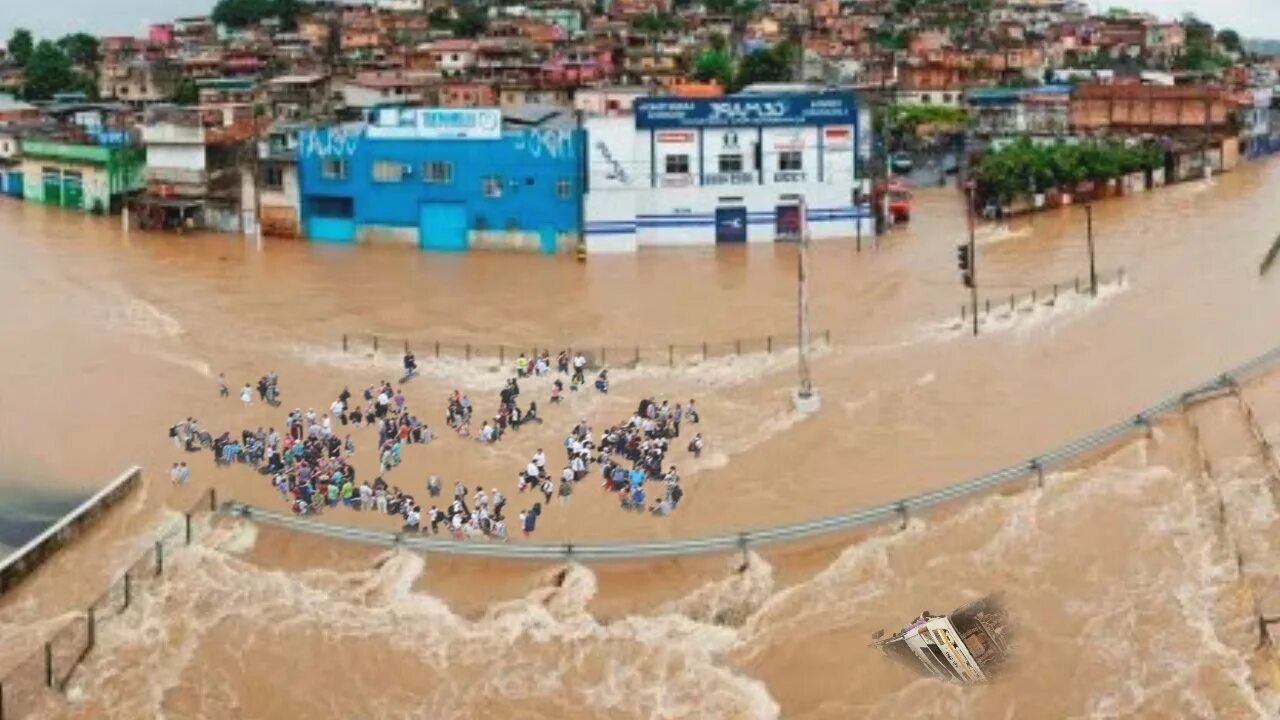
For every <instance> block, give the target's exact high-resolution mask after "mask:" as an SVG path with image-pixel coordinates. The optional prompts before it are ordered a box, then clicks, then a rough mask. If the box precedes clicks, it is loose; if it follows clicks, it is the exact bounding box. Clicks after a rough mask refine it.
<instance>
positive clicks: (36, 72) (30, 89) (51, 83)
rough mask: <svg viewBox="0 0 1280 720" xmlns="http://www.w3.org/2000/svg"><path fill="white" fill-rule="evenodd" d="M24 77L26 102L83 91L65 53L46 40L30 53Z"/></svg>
mask: <svg viewBox="0 0 1280 720" xmlns="http://www.w3.org/2000/svg"><path fill="white" fill-rule="evenodd" d="M25 75H26V84H25V85H24V86H23V94H24V96H25V97H26V98H27V99H28V100H48V99H49V98H51V97H53V95H54V93H60V92H66V91H68V90H82V89H84V88H83V86H82V84H81V83H80V82H79V81H78V78H77V76H76V74H75V73H74V72H72V70H71V60H69V59H68V58H67V56H66V53H64V52H62V50H61V49H60V48H59V47H58V46H57V45H55V44H54V43H51V42H49V41H48V40H41V41H40V42H39V43H37V44H36V47H35V49H34V50H32V51H31V57H30V58H29V59H28V60H27V66H26V73H25Z"/></svg>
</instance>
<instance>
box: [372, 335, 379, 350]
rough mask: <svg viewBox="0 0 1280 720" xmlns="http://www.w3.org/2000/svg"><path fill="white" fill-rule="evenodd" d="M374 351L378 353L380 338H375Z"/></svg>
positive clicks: (375, 336)
mask: <svg viewBox="0 0 1280 720" xmlns="http://www.w3.org/2000/svg"><path fill="white" fill-rule="evenodd" d="M373 351H374V352H378V336H377V335H374V336H373Z"/></svg>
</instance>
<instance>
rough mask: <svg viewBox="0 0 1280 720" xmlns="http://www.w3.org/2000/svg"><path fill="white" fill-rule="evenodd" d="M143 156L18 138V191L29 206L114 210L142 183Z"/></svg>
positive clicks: (126, 148)
mask: <svg viewBox="0 0 1280 720" xmlns="http://www.w3.org/2000/svg"><path fill="white" fill-rule="evenodd" d="M144 163H145V156H144V154H143V152H142V149H141V148H138V147H134V146H131V145H114V144H111V145H104V144H101V143H90V142H70V141H66V140H60V139H56V138H47V139H42V138H24V139H23V140H22V176H23V177H22V182H21V186H22V191H23V197H24V198H25V199H26V200H27V201H29V202H38V203H44V204H46V205H56V206H58V207H63V208H67V209H71V210H80V211H83V212H92V213H97V214H105V213H115V212H119V211H120V208H121V207H122V206H123V205H124V201H125V198H126V197H128V195H129V194H130V193H132V192H134V191H136V190H140V189H141V188H142V185H143V175H142V168H143V164H144Z"/></svg>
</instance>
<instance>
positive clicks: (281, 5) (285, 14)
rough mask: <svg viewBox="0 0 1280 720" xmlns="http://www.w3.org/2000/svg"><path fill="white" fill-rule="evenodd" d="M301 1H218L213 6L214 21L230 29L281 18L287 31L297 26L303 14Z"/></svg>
mask: <svg viewBox="0 0 1280 720" xmlns="http://www.w3.org/2000/svg"><path fill="white" fill-rule="evenodd" d="M302 9H303V4H302V2H301V1H300V0H218V3H217V4H216V5H214V6H213V15H212V17H213V21H214V22H216V23H219V24H222V25H226V26H227V27H230V28H242V27H246V26H248V25H254V24H257V23H260V22H262V21H263V20H266V19H267V18H279V19H280V21H281V23H283V25H284V26H285V28H286V29H290V28H292V27H294V26H295V25H296V24H297V18H298V14H299V13H301V12H302Z"/></svg>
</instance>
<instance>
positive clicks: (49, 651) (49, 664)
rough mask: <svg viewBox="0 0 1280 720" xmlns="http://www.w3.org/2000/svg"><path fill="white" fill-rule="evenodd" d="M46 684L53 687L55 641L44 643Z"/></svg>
mask: <svg viewBox="0 0 1280 720" xmlns="http://www.w3.org/2000/svg"><path fill="white" fill-rule="evenodd" d="M44 686H45V687H49V688H51V687H53V643H49V642H46V643H45V644H44Z"/></svg>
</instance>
